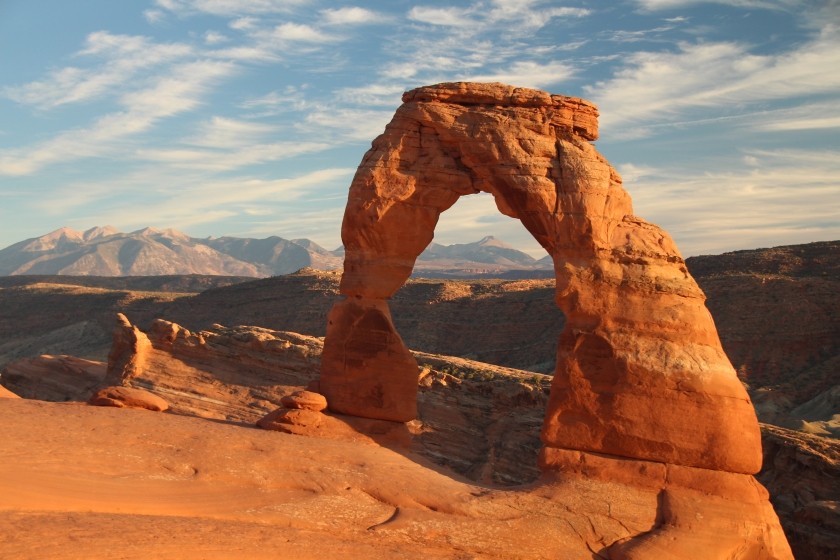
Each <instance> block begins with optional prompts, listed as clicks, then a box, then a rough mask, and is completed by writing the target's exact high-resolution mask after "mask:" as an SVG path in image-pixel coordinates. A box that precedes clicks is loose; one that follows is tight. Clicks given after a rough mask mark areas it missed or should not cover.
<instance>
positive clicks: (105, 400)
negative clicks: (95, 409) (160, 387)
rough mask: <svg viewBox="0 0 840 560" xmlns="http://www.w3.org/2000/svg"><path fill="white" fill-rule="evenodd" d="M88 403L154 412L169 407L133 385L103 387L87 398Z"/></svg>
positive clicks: (153, 395) (161, 400)
mask: <svg viewBox="0 0 840 560" xmlns="http://www.w3.org/2000/svg"><path fill="white" fill-rule="evenodd" d="M88 404H91V405H94V406H114V407H118V408H145V409H146V410H154V411H156V412H162V411H164V410H167V409H168V408H169V405H168V404H167V402H166V401H165V400H163V399H162V398H160V397H159V396H157V395H155V394H154V393H150V392H149V391H145V390H143V389H136V388H134V387H105V388H104V389H100V390H98V391H97V392H95V393H94V394H93V396H91V398H90V400H88Z"/></svg>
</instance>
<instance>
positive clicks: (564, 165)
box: [320, 83, 761, 473]
mask: <svg viewBox="0 0 840 560" xmlns="http://www.w3.org/2000/svg"><path fill="white" fill-rule="evenodd" d="M403 99H404V103H403V105H402V106H401V107H400V108H399V109H398V110H397V112H396V114H395V115H394V118H393V120H392V121H391V123H390V124H389V125H388V126H387V127H386V130H385V132H384V133H383V134H382V135H381V136H379V137H378V138H377V139H375V140H374V141H373V146H372V148H371V149H370V150H369V151H368V153H367V154H366V155H365V157H364V159H363V160H362V163H361V165H360V166H359V170H358V172H357V173H356V176H355V177H354V179H353V183H352V185H351V187H350V193H349V196H348V201H347V208H346V211H345V215H344V222H343V224H342V239H343V241H344V246H345V251H346V253H345V264H344V274H343V276H342V280H341V291H342V293H343V294H345V295H346V296H347V298H348V299H347V300H346V301H344V302H342V303H339V304H337V305H336V306H335V307H334V310H333V312H332V313H331V314H330V319H329V326H328V332H327V338H326V343H325V347H324V358H323V365H322V375H321V380H320V382H321V390H322V392H323V393H324V394H325V395H326V396H327V400H328V401H329V403H330V408H331V409H333V410H336V411H341V412H345V413H349V414H357V415H360V416H366V417H371V418H383V419H389V420H397V421H404V420H406V419H407V418H408V417H410V416H411V415H412V414H413V410H414V399H415V392H416V389H415V387H414V385H415V382H416V379H417V378H416V369H415V365H414V363H413V362H412V361H411V360H408V359H405V355H406V354H407V351H406V350H405V349H404V346H403V345H402V342H401V340H400V339H399V336H398V335H397V334H396V332H395V331H394V329H393V325H392V323H391V321H390V313H389V311H388V305H387V299H388V298H390V297H391V296H392V295H393V294H394V293H395V292H396V290H397V289H398V288H399V287H400V286H402V284H403V283H404V282H405V281H406V279H407V278H408V277H409V275H410V274H411V271H412V267H413V265H414V262H415V259H416V258H417V256H418V255H419V254H420V252H421V251H422V250H423V249H424V248H425V247H426V246H427V245H428V244H429V242H430V241H431V240H432V237H433V235H434V228H435V224H436V223H437V220H438V217H439V216H440V214H441V213H442V212H443V211H445V210H446V209H448V208H449V207H450V206H452V205H453V204H454V203H455V202H456V201H457V199H458V198H459V197H460V196H463V195H468V194H473V193H476V192H479V191H484V192H489V193H491V194H492V195H493V196H494V197H495V199H496V204H497V206H498V208H499V210H500V211H501V212H502V213H504V214H506V215H509V216H512V217H516V218H519V219H520V220H521V221H522V223H523V225H524V226H525V227H526V228H527V229H528V231H530V232H531V234H532V235H533V236H534V237H535V238H536V239H537V241H538V242H539V243H540V244H541V245H542V246H543V247H544V248H545V249H546V250H547V251H548V252H549V254H551V255H552V257H553V258H554V262H555V272H556V279H557V288H556V300H557V303H558V305H559V306H560V307H561V308H562V310H563V312H564V313H565V314H566V317H567V324H566V328H565V331H564V334H563V336H562V337H561V341H560V345H559V348H558V364H557V371H556V374H555V376H554V383H553V385H552V391H551V401H550V403H549V409H548V412H547V414H546V420H545V425H544V430H543V441H544V442H545V444H546V445H548V446H552V447H558V448H567V449H579V450H584V451H593V452H601V453H609V454H613V455H618V456H624V457H632V458H637V459H642V460H651V461H662V462H668V463H674V464H682V465H687V466H696V467H703V468H708V469H715V470H728V471H732V472H742V473H754V472H757V471H758V469H759V468H760V466H761V453H760V436H759V431H758V423H757V421H756V419H755V413H754V412H753V410H752V407H751V404H750V401H749V398H748V396H747V394H746V392H745V391H744V389H743V387H742V386H741V385H740V383H739V382H738V380H737V378H736V376H735V372H734V370H733V369H732V366H731V364H730V363H729V361H728V360H727V358H726V356H725V355H724V353H723V351H722V349H721V346H720V342H719V340H718V337H717V332H716V330H715V327H714V324H713V322H712V318H711V315H710V314H709V312H708V311H707V309H706V308H705V306H704V296H703V293H702V292H701V290H700V289H699V288H698V287H697V285H696V283H695V282H694V281H693V279H692V278H691V276H690V275H689V274H688V271H687V269H686V268H685V264H684V262H683V260H682V258H681V256H680V254H679V252H678V251H677V249H676V247H675V245H674V243H673V242H672V241H671V239H670V238H669V237H668V235H667V234H666V233H665V232H664V231H662V230H661V229H660V228H658V227H656V226H654V225H652V224H649V223H647V222H645V221H644V220H641V219H639V218H637V217H635V216H633V211H632V204H631V201H630V197H629V195H628V194H627V193H626V192H625V191H624V189H623V188H622V187H621V178H620V177H619V176H618V174H617V173H616V172H615V170H613V169H612V168H611V167H610V165H609V164H608V163H607V162H606V161H605V160H604V158H603V157H602V156H601V155H600V154H599V153H598V152H597V151H596V150H595V148H594V147H593V146H592V145H591V144H590V143H589V140H590V139H594V138H596V137H597V125H596V117H597V111H596V110H595V108H594V107H593V106H592V105H591V104H589V103H587V102H584V101H582V100H579V99H574V98H566V97H562V96H552V95H549V94H547V93H545V92H539V91H535V90H527V89H523V88H513V87H510V86H504V85H501V84H467V83H458V84H440V85H438V86H429V87H424V88H419V89H417V90H414V91H411V92H408V93H406V94H405V96H404V98H403ZM374 317H375V318H374Z"/></svg>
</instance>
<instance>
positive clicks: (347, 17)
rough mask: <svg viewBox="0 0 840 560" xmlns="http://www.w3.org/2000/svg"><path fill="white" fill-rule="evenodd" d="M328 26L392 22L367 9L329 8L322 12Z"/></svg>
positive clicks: (353, 7)
mask: <svg viewBox="0 0 840 560" xmlns="http://www.w3.org/2000/svg"><path fill="white" fill-rule="evenodd" d="M320 14H321V17H322V18H323V21H324V23H325V24H327V25H370V24H375V23H384V22H387V21H390V19H391V18H390V17H388V16H386V15H384V14H380V13H377V12H374V11H371V10H368V9H366V8H360V7H358V6H348V7H345V8H329V9H326V10H321V12H320Z"/></svg>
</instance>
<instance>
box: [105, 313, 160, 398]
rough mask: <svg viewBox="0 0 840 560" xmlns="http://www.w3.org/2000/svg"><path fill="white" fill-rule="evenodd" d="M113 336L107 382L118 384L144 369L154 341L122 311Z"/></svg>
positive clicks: (118, 314)
mask: <svg viewBox="0 0 840 560" xmlns="http://www.w3.org/2000/svg"><path fill="white" fill-rule="evenodd" d="M112 336H113V338H112V344H111V352H110V354H108V374H107V376H106V382H107V383H110V384H113V385H118V384H122V383H125V382H127V381H129V380H130V379H131V378H132V377H135V376H136V375H137V374H138V373H139V372H141V371H143V367H144V365H145V362H146V357H147V356H148V354H149V351H150V349H151V347H152V343H151V342H150V341H149V337H147V336H146V335H145V333H143V331H141V330H140V329H138V328H137V327H135V326H134V325H132V324H131V322H129V320H128V318H127V317H126V316H125V315H123V314H122V313H117V325H116V326H115V327H114V330H113V332H112Z"/></svg>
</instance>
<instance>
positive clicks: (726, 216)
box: [618, 149, 840, 255]
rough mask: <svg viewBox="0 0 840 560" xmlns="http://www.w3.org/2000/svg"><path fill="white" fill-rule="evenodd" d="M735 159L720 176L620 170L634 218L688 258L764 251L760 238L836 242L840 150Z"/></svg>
mask: <svg viewBox="0 0 840 560" xmlns="http://www.w3.org/2000/svg"><path fill="white" fill-rule="evenodd" d="M738 157H739V161H719V162H718V165H717V167H718V168H719V169H721V171H698V170H697V169H689V168H686V167H684V166H679V165H674V166H671V167H661V166H644V167H636V166H632V165H631V166H630V167H627V166H626V165H619V166H618V170H619V172H620V173H621V174H622V175H623V177H624V180H625V185H626V188H627V190H628V191H629V192H630V193H631V195H632V196H633V202H634V206H635V211H636V213H638V214H639V215H640V216H643V217H644V218H645V219H647V220H650V221H652V222H654V223H657V224H658V225H660V226H662V227H664V228H665V229H666V230H667V231H669V232H670V233H671V234H672V236H673V237H674V239H675V240H676V241H677V243H678V245H679V246H680V248H681V250H682V251H683V252H684V254H686V255H694V254H699V253H700V252H706V253H717V252H723V251H731V250H735V249H741V248H744V247H755V246H763V245H762V243H763V241H762V240H763V239H786V240H787V241H786V242H787V243H799V242H803V243H804V242H807V241H815V240H820V239H822V240H828V239H837V238H838V237H840V222H838V220H837V212H836V209H837V208H839V207H840V180H838V177H840V152H837V151H834V150H822V151H807V150H790V149H785V150H745V151H744V152H743V153H742V154H741V155H740V156H738ZM815 200H818V201H819V204H818V205H814V204H813V201H815ZM764 246H766V245H764Z"/></svg>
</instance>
